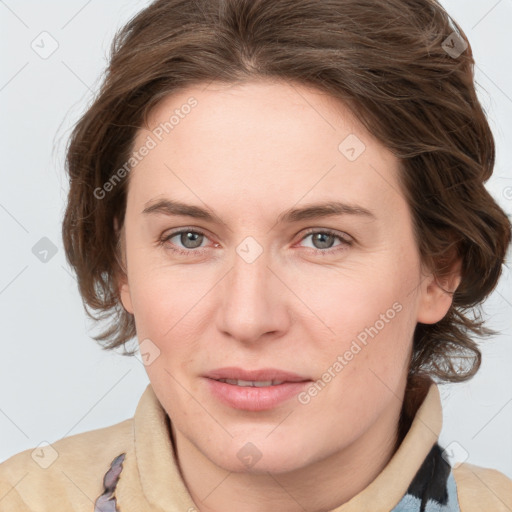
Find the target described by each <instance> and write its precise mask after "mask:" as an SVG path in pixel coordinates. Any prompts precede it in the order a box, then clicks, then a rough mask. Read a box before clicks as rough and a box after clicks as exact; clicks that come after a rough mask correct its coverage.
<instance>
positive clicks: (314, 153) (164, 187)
mask: <svg viewBox="0 0 512 512" xmlns="http://www.w3.org/2000/svg"><path fill="white" fill-rule="evenodd" d="M190 96H194V97H195V98H196V99H197V101H198V105H197V106H196V107H195V108H194V109H193V110H192V111H191V113H190V114H189V115H188V116H185V117H184V119H181V120H180V123H179V125H177V126H176V127H175V128H174V129H173V130H172V131H171V132H170V133H169V134H168V135H166V136H165V137H164V138H163V139H162V141H161V142H159V143H158V144H157V146H156V147H155V148H153V149H151V151H149V153H148V155H147V156H145V157H144V159H143V160H142V161H141V162H140V163H138V164H137V166H136V167H134V169H133V170H132V171H131V174H130V176H129V180H130V182H129V188H128V198H127V209H126V216H125V223H124V225H123V227H122V242H123V244H122V245H123V254H124V257H125V264H126V268H127V277H126V279H122V280H121V281H120V285H119V286H120V295H121V298H122V303H123V306H124V307H125V309H126V310H127V311H129V312H130V313H132V314H133V315H134V316H135V322H136V327H137V334H138V338H139V341H142V340H145V339H147V338H149V339H150V340H151V343H153V344H154V345H155V346H156V347H158V350H159V351H160V354H159V356H158V357H157V358H156V359H155V360H154V361H152V362H151V364H149V365H148V366H147V367H146V369H147V373H148V376H149V379H150V382H151V385H152V387H153V389H154V392H155V394H156V396H157V397H158V399H159V401H160V402H161V404H162V406H163V407H164V409H165V410H166V412H167V414H168V415H169V417H170V418H171V421H172V436H173V441H174V443H175V449H176V454H177V458H178V461H179V466H180V469H181V472H182V475H183V479H184V481H185V483H186V485H187V487H188V489H189V492H190V494H191V496H192V498H193V499H194V501H195V503H196V505H197V509H198V510H200V511H202V512H210V511H218V512H220V511H224V510H237V511H239V512H256V511H268V510H270V509H271V508H270V507H272V509H274V510H280V511H284V512H295V511H303V510H308V511H324V510H330V509H332V508H335V507H336V506H339V505H340V504H342V503H345V502H346V501H348V500H349V499H350V498H351V497H353V496H354V495H356V494H357V493H359V492H360V491H361V490H362V489H364V488H365V487H366V486H367V485H368V484H369V483H370V482H371V481H372V480H373V479H374V478H375V477H376V476H377V475H378V474H379V473H380V472H381V471H382V469H383V467H384V466H385V465H386V464H387V462H388V461H389V459H390V458H391V457H392V455H393V448H394V442H395V439H396V436H397V425H398V419H399V414H400V409H401V406H402V401H403V396H404V391H405V384H406V375H407V368H408V364H409V359H410V355H411V347H412V336H413V331H414V327H415V325H416V323H417V322H423V323H434V322H437V321H439V320H440V319H442V318H443V316H444V315H445V314H446V313H447V311H448V309H449V307H450V304H451V296H450V295H449V294H447V293H445V292H443V290H442V288H441V287H440V285H439V284H438V283H437V280H436V279H435V276H433V275H432V274H431V273H430V272H429V271H428V269H425V268H423V265H422V263H421V260H420V255H419V252H418V248H417V245H416V243H415V240H414V236H413V227H412V218H411V213H410V210H409V207H408V204H407V202H406V200H405V198H404V196H403V194H402V192H401V191H400V187H399V185H398V179H397V175H398V169H399V168H398V165H399V162H398V160H397V159H396V158H395V157H394V156H393V155H392V154H391V153H390V152H389V151H388V150H387V149H386V148H385V147H384V146H383V145H382V144H381V143H379V142H378V141H377V140H376V139H375V138H373V136H372V135H371V134H370V133H368V132H367V131H366V130H365V129H364V128H363V127H362V126H361V125H360V124H359V123H358V121H357V119H356V118H355V117H354V116H353V115H352V114H351V113H350V111H349V110H348V109H347V108H345V107H344V105H343V104H341V103H339V102H338V101H336V100H335V99H333V98H331V97H329V96H326V95H325V94H322V93H321V92H319V91H316V90H312V89H310V88H306V87H304V86H299V85H296V84H295V85H292V84H290V83H283V82H270V81H254V82H248V83H245V84H237V85H233V84H230V85H226V84H218V83H212V84H210V85H209V86H208V87H207V88H205V86H204V85H203V86H201V87H199V86H198V87H191V88H189V89H187V90H185V91H182V92H180V93H177V94H174V95H171V96H168V97H166V98H165V99H164V100H163V101H162V102H161V103H160V104H158V105H157V107H156V108H155V109H154V110H153V111H152V114H151V116H150V118H149V123H148V125H149V128H151V129H154V127H156V126H158V125H159V124H160V123H161V122H165V121H167V120H168V119H169V117H170V115H172V113H173V111H174V110H175V109H176V108H180V107H181V106H182V105H183V104H185V103H186V102H187V99H188V98H189V97H190ZM151 134H152V132H151V131H150V130H149V129H141V130H139V131H138V134H137V138H136V140H135V144H134V148H139V147H141V146H142V145H143V144H144V142H145V141H146V140H147V137H148V135H151ZM350 134H354V135H356V136H357V137H358V138H359V139H360V140H361V141H362V142H363V143H364V144H365V146H366V149H365V150H364V152H363V153H362V154H361V155H360V156H359V157H358V158H357V159H356V160H355V161H349V160H348V159H347V158H346V157H345V155H344V154H342V153H341V152H340V151H339V149H338V146H339V145H340V143H341V142H342V141H343V140H344V139H345V138H346V137H347V136H348V135H350ZM164 197H165V198H169V199H174V200H178V201H182V202H186V203H189V204H192V205H196V206H199V207H203V208H207V209H209V210H210V211H212V212H214V213H215V214H216V215H217V216H218V217H219V218H220V220H221V221H219V222H217V221H215V222H210V221H205V220H203V219H197V218H190V217H185V216H167V215H164V214H143V213H142V211H143V210H144V208H145V206H146V205H147V204H148V202H150V201H155V200H158V199H162V198H164ZM330 200H337V201H342V202H344V203H348V204H351V205H358V206H360V207H363V208H366V209H368V210H370V211H371V212H372V213H373V215H374V218H371V217H369V216H363V215H350V214H344V215H338V216H329V217H323V218H312V219H306V220H302V221H300V222H288V223H283V224H279V223H277V219H278V216H279V215H280V214H281V213H282V212H284V211H286V210H288V209H290V208H292V207H302V206H306V205H309V204H312V203H317V202H323V201H330ZM178 228H189V230H191V231H194V230H193V229H192V228H194V229H196V230H197V229H198V230H200V231H201V232H204V233H205V235H206V236H204V237H199V239H198V241H197V243H196V245H195V246H194V245H193V244H191V243H190V242H189V243H188V245H184V243H185V244H186V243H187V241H186V239H185V241H183V238H180V235H177V236H174V237H172V238H171V239H169V240H168V241H166V242H165V243H164V244H163V245H159V243H158V241H159V239H160V238H163V237H165V236H170V235H171V232H172V231H173V230H174V231H176V230H177V229H178ZM310 228H315V230H314V233H318V231H320V232H322V230H325V229H330V230H333V231H335V234H336V235H339V236H340V237H344V238H337V236H334V237H332V238H331V237H329V236H327V237H326V238H325V239H324V240H325V242H324V245H321V243H319V242H318V241H317V242H315V240H314V236H316V237H318V236H319V235H318V234H317V235H312V234H311V233H308V232H307V230H309V229H310ZM248 236H251V237H253V238H254V239H255V240H256V242H257V243H258V244H259V246H260V247H261V249H262V253H261V255H260V256H259V257H258V258H257V259H255V260H254V261H253V262H252V263H248V262H247V261H245V260H244V259H243V258H242V257H240V256H239V254H238V253H237V251H236V249H237V247H238V246H239V244H241V242H242V241H243V240H244V239H245V238H246V237H248ZM344 239H349V240H351V241H352V243H351V244H350V245H349V244H347V243H345V242H344V241H343V240H344ZM199 244H200V246H201V247H200V248H199V249H197V248H194V247H197V245H199ZM172 247H174V248H177V249H182V250H183V251H189V255H188V256H185V255H181V254H178V253H175V252H173V251H172ZM190 247H192V248H190ZM251 250H252V249H251ZM194 251H195V252H194ZM201 251H202V252H201ZM458 282H459V277H458V276H457V275H456V274H453V276H452V277H451V278H449V280H448V281H446V280H445V281H444V282H443V283H441V285H442V286H443V287H444V288H446V287H448V288H450V289H451V290H452V291H453V290H454V289H455V288H456V286H457V285H458ZM395 303H398V304H399V305H400V306H401V308H402V309H401V311H400V312H399V313H397V314H396V315H395V316H394V318H393V319H392V320H390V321H389V322H387V323H385V327H384V328H382V329H381V330H379V332H378V335H376V336H375V337H374V338H373V339H372V338H369V341H368V343H367V345H366V346H364V347H363V348H362V350H361V351H360V352H358V353H357V355H355V356H354V357H353V359H352V360H350V361H349V362H347V364H346V365H344V367H343V370H342V371H340V372H338V373H336V376H335V377H334V378H332V380H331V381H330V382H329V383H328V384H327V385H326V386H325V387H324V388H323V389H322V390H321V391H320V392H319V393H318V394H317V396H315V397H313V398H311V400H310V402H309V403H307V404H302V403H300V402H299V401H298V400H297V399H296V398H295V397H294V398H292V399H290V400H287V401H286V402H284V403H282V404H280V405H278V406H277V407H275V408H274V409H272V410H269V411H260V412H250V411H241V410H237V409H234V408H231V407H229V406H227V405H225V404H223V403H221V402H219V401H218V400H216V399H215V398H213V397H212V395H211V394H210V392H209V389H208V387H207V386H206V382H205V379H204V378H203V375H204V374H205V373H206V372H207V371H210V370H213V369H215V368H219V367H224V366H239V367H242V368H245V369H259V368H266V367H277V368H280V369H283V370H287V371H292V372H295V373H298V374H300V375H302V376H305V377H308V378H311V379H312V380H315V381H316V380H318V379H321V377H322V375H323V374H324V373H325V372H326V371H327V370H328V368H330V367H331V368H332V366H333V363H334V362H335V361H336V360H337V358H338V356H339V355H343V354H344V353H345V352H346V350H348V349H349V348H350V345H351V343H352V341H353V340H354V339H356V337H357V335H358V334H359V333H361V332H362V331H364V329H365V327H369V326H372V325H375V323H376V321H377V320H379V318H381V316H380V315H382V314H385V313H386V311H387V310H388V309H390V308H392V305H393V304H395ZM331 373H332V371H331ZM248 442H250V443H252V444H253V445H254V446H256V447H257V449H258V450H259V452H260V453H261V459H260V460H259V461H258V462H257V463H256V464H255V465H253V466H252V467H249V468H247V467H245V466H244V465H243V464H242V463H241V461H240V459H239V457H238V456H237V453H238V451H239V450H240V449H241V448H243V447H244V446H245V445H246V443H248ZM205 497H206V498H205Z"/></svg>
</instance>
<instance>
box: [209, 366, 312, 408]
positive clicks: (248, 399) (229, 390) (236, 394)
mask: <svg viewBox="0 0 512 512" xmlns="http://www.w3.org/2000/svg"><path fill="white" fill-rule="evenodd" d="M216 379H237V380H249V381H270V380H277V381H283V383H282V384H278V385H275V386H264V387H252V386H236V385H233V384H228V383H226V382H219V381H218V380H216ZM205 380H206V383H207V385H208V389H209V391H210V393H211V394H212V395H213V396H214V397H215V398H216V399H217V400H219V401H221V402H222V403H224V404H225V405H228V406H229V407H231V408H234V409H241V410H244V411H253V412H256V411H265V410H269V409H273V408H274V407H277V406H278V405H280V404H282V403H283V402H285V401H286V400H289V399H290V398H292V397H294V396H297V395H298V394H299V393H300V392H301V391H302V390H303V389H304V388H305V387H306V386H307V385H308V384H309V383H310V382H311V379H307V378H305V377H303V376H301V375H297V374H296V373H291V372H287V371H283V370H278V369H276V368H263V369H260V370H243V369H242V368H235V367H230V368H219V369H217V370H213V371H211V372H209V373H208V374H207V375H205Z"/></svg>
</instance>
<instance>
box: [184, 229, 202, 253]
mask: <svg viewBox="0 0 512 512" xmlns="http://www.w3.org/2000/svg"><path fill="white" fill-rule="evenodd" d="M201 236H202V235H201V234H200V233H193V232H192V231H188V232H187V233H182V235H181V243H182V244H183V245H184V246H185V247H187V248H188V249H195V248H196V247H199V246H200V245H201V241H199V243H197V240H198V238H200V237H201ZM189 242H192V245H191V246H189V245H188V243H189ZM194 242H196V243H194Z"/></svg>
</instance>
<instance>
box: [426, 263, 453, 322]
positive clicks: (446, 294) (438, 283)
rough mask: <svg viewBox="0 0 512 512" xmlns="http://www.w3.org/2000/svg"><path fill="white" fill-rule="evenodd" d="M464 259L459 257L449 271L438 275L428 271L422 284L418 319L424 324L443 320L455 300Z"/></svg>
mask: <svg viewBox="0 0 512 512" xmlns="http://www.w3.org/2000/svg"><path fill="white" fill-rule="evenodd" d="M461 267H462V260H461V259H460V258H457V259H456V260H455V261H454V262H453V264H452V266H451V268H450V270H449V272H448V273H446V274H445V275H443V276H442V277H437V276H435V275H434V274H433V272H429V273H427V275H426V276H425V278H424V279H423V281H422V282H421V284H420V295H421V298H420V303H419V305H418V318H417V321H418V322H419V323H422V324H435V323H436V322H439V321H440V320H442V319H443V318H444V317H445V315H446V313H448V310H449V309H450V306H451V305H452V302H453V293H454V292H455V290H456V289H457V288H458V286H459V284H460V281H461Z"/></svg>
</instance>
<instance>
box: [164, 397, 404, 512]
mask: <svg viewBox="0 0 512 512" xmlns="http://www.w3.org/2000/svg"><path fill="white" fill-rule="evenodd" d="M404 404H405V401H404ZM406 412H407V413H409V412H410V411H409V409H408V410H407V411H406ZM404 418H405V419H406V421H409V420H410V417H409V415H408V414H406V415H405V416H404V415H403V410H402V402H401V401H400V400H397V401H396V404H394V406H392V407H389V408H388V409H387V410H386V412H385V413H384V414H383V415H382V416H380V417H379V418H378V420H377V421H375V423H373V424H372V425H371V426H370V427H369V428H368V429H367V430H366V431H365V432H363V433H362V434H361V435H360V436H359V437H358V438H357V439H356V441H354V442H353V443H351V444H350V445H348V446H346V447H343V448H342V449H340V450H338V451H336V452H334V453H332V454H331V455H329V456H328V457H325V458H323V459H320V460H316V461H314V462H313V463H311V464H309V465H307V466H303V467H299V468H297V469H295V470H293V471H289V472H286V473H270V472H264V473H261V472H259V473H257V472H250V473H249V472H243V473H242V472H230V471H228V470H226V469H223V468H222V467H220V466H218V465H216V464H215V463H214V462H212V461H211V460H210V459H209V458H207V457H206V456H205V455H204V454H203V453H202V452H200V451H199V450H198V449H197V447H196V446H195V445H194V444H192V443H191V442H190V441H189V440H188V439H187V438H186V437H185V436H183V434H182V433H181V432H179V431H177V430H176V429H175V428H174V426H173V425H171V428H172V436H173V443H174V446H175V454H176V457H177V460H178V465H179V468H180V471H181V476H182V478H183V480H184V482H185V485H186V486H187V488H188V490H189V493H190V495H191V497H192V499H193V500H194V503H195V504H196V506H197V507H198V509H199V511H200V512H221V511H225V510H237V511H239V512H263V511H267V510H269V509H276V510H279V511H282V512H303V511H304V510H308V511H315V512H325V511H329V510H332V509H334V508H336V507H338V506H340V505H342V504H343V503H346V502H347V501H349V500H350V499H351V498H352V497H354V496H355V495H356V494H358V493H360V492H361V491H363V489H365V488H366V487H367V486H368V485H369V484H370V483H371V482H372V481H373V480H374V479H375V478H376V477H377V475H378V474H379V473H380V472H381V471H382V470H383V468H384V467H385V466H386V464H387V463H388V462H389V460H390V459H391V457H392V456H393V455H394V453H395V451H396V449H397V447H398V446H399V444H400V442H401V439H400V437H401V433H400V429H401V428H402V430H403V428H404ZM409 425H410V423H409ZM402 434H403V433H402Z"/></svg>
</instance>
